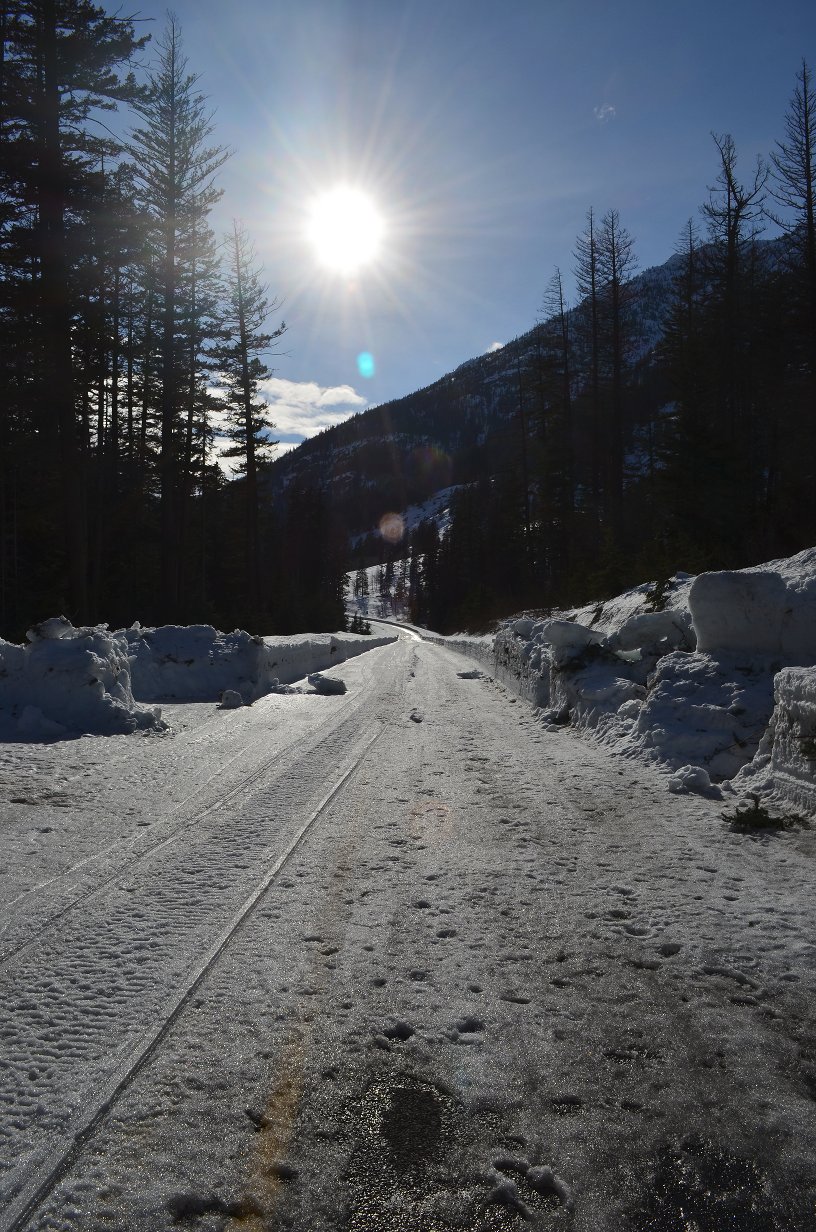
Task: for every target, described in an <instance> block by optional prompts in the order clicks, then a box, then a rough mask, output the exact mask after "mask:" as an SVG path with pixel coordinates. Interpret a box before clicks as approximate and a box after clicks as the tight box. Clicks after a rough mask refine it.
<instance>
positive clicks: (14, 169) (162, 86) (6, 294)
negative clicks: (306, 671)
mask: <svg viewBox="0 0 816 1232" xmlns="http://www.w3.org/2000/svg"><path fill="white" fill-rule="evenodd" d="M146 42H147V40H146V39H145V38H144V37H141V36H140V35H139V33H138V32H137V28H136V26H135V24H134V22H133V21H132V20H130V19H127V18H122V17H120V16H111V15H109V14H108V13H106V12H105V11H104V9H102V8H100V7H98V6H96V5H94V4H91V3H88V2H87V0H0V47H1V48H2V57H1V58H0V354H2V365H0V631H2V633H3V635H4V636H6V637H8V636H20V635H21V634H22V632H23V631H24V630H25V628H26V627H27V625H29V624H30V623H31V622H33V621H35V620H39V619H42V618H43V617H44V616H46V615H49V614H52V613H54V612H57V611H60V612H64V613H65V614H66V615H67V616H69V617H70V618H71V619H72V620H73V621H74V622H75V623H95V622H97V621H108V622H110V623H112V624H114V625H117V624H122V623H129V622H130V621H132V620H133V619H134V618H138V619H139V620H141V621H144V622H146V621H152V622H159V621H161V622H166V621H183V622H187V621H191V620H194V621H201V620H209V621H212V622H214V623H216V624H220V625H222V626H227V627H230V626H231V625H232V624H235V623H240V624H243V625H245V626H247V627H250V628H253V629H254V628H263V629H270V628H279V629H280V630H281V631H287V630H289V629H292V628H302V627H303V626H304V623H305V624H306V625H308V626H309V627H312V628H336V627H337V626H338V623H340V624H342V590H341V586H340V583H339V580H338V570H339V567H340V566H339V563H338V560H337V559H336V558H332V557H331V551H332V539H331V536H330V535H328V534H323V532H322V527H323V524H324V523H325V521H326V514H325V501H324V497H323V495H322V494H321V493H320V492H319V491H315V490H308V489H304V490H302V491H299V492H297V493H296V494H295V501H294V503H295V504H296V506H297V508H296V509H295V508H294V507H290V508H289V510H288V511H286V510H284V511H282V512H280V513H278V514H273V512H272V511H271V510H270V509H269V508H267V507H266V504H265V502H264V499H263V477H264V474H265V472H266V470H267V468H268V466H269V462H270V454H271V447H270V434H271V425H270V424H269V423H268V421H267V419H266V417H265V413H264V403H263V400H262V399H261V398H260V397H259V394H258V385H259V382H260V381H262V380H263V379H264V378H265V377H266V376H268V375H269V372H270V370H269V369H268V368H267V366H266V363H265V358H264V357H265V356H266V355H268V354H269V351H270V347H272V346H273V345H274V342H275V339H277V338H278V337H280V335H281V334H282V332H283V330H284V328H285V327H284V325H283V324H282V323H280V324H276V325H271V324H270V323H269V319H270V314H271V313H272V312H273V310H274V309H275V307H276V304H275V302H274V301H270V299H269V297H268V294H267V291H266V288H265V286H264V283H263V279H262V275H261V271H260V270H259V268H258V265H257V262H256V260H255V257H254V253H253V250H252V245H251V242H250V240H249V238H248V236H247V235H246V234H245V232H244V231H243V229H242V228H241V226H240V225H239V224H238V223H236V224H234V226H233V228H232V230H231V232H230V234H228V236H227V237H226V238H225V240H224V241H223V242H221V243H219V242H217V240H216V237H215V235H214V234H213V231H212V229H211V226H210V223H209V218H210V214H211V211H212V209H213V206H214V205H215V204H216V202H217V201H218V200H219V198H220V195H221V192H220V189H219V188H218V183H217V177H218V172H219V169H220V168H221V167H222V165H223V164H224V162H225V161H226V159H227V158H228V156H229V152H228V151H227V150H225V149H223V148H222V147H221V146H220V145H219V144H218V143H217V140H216V139H215V138H214V136H213V121H212V118H211V113H210V110H209V108H208V105H207V101H206V98H205V97H204V96H203V94H202V93H201V91H200V90H199V87H198V83H197V79H196V77H195V75H193V74H192V73H191V72H190V71H189V69H188V66H187V62H186V59H185V56H184V53H183V47H182V41H181V35H180V31H179V28H178V26H177V24H176V22H175V21H174V20H173V19H172V18H170V19H169V21H168V25H167V28H166V30H165V31H164V33H163V34H162V35H160V36H159V37H158V39H157V40H155V44H154V45H151V46H150V48H146V47H145V44H146ZM148 53H149V61H148V67H147V69H146V70H142V71H140V77H139V79H137V77H136V75H135V73H134V72H133V71H132V69H131V65H132V64H133V63H134V62H135V60H137V59H138V60H142V59H144V58H145V56H147V55H148ZM117 109H118V110H119V112H120V114H119V116H117V118H116V119H117V122H116V124H115V125H113V123H112V119H111V113H112V112H114V111H116V110H117ZM123 111H124V114H122V112H123ZM113 128H116V130H117V131H122V132H127V134H128V135H127V137H123V138H119V137H117V136H115V135H114V132H113ZM214 420H217V421H218V422H219V423H220V424H222V425H223V426H224V427H225V429H226V432H227V435H228V437H229V439H230V447H229V448H228V449H227V450H226V453H227V454H228V456H230V457H231V458H232V464H233V467H234V469H235V471H236V473H237V476H238V478H237V479H236V480H235V481H233V482H229V483H228V482H226V480H225V478H224V476H223V473H222V471H221V469H220V468H219V466H218V465H217V462H216V460H215V455H214V450H213V422H214ZM305 527H310V528H312V529H313V530H314V528H315V527H317V528H318V531H319V532H320V533H319V546H318V547H317V548H316V547H315V546H314V544H313V542H312V540H311V539H309V538H308V535H307V533H306V531H305V530H304V528H305ZM304 540H305V543H304ZM304 562H307V563H304ZM308 565H311V567H313V568H314V569H316V570H317V571H318V572H317V573H316V574H315V575H314V576H313V577H311V576H307V574H306V569H307V567H308ZM281 575H284V576H286V577H287V578H288V581H287V586H286V587H285V588H281V587H280V586H278V585H276V584H275V582H274V579H275V578H276V577H278V576H281Z"/></svg>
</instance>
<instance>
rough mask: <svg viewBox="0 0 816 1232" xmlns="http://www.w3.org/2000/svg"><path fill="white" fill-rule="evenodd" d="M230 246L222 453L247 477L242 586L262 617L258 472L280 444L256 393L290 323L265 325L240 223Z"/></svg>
mask: <svg viewBox="0 0 816 1232" xmlns="http://www.w3.org/2000/svg"><path fill="white" fill-rule="evenodd" d="M226 248H227V265H228V276H227V282H228V298H227V304H226V312H225V315H224V328H225V333H226V338H225V340H224V341H223V342H222V343H221V345H220V346H219V347H218V349H217V351H216V361H217V364H218V368H219V373H220V379H221V388H222V390H223V392H224V405H225V409H226V414H227V419H228V424H229V427H228V435H229V437H230V439H231V441H232V446H231V447H230V448H229V449H227V450H225V451H224V453H225V457H228V458H235V459H237V460H238V473H239V474H240V475H241V476H242V477H243V484H244V497H245V515H244V568H245V578H244V589H245V594H246V600H247V604H248V609H249V611H250V612H251V613H252V619H253V620H257V619H258V618H259V617H260V616H261V610H260V609H261V604H260V575H261V556H260V536H259V517H260V512H259V492H258V472H259V469H260V468H262V467H263V465H264V463H266V462H267V461H268V460H269V459H270V458H271V455H272V451H273V449H274V447H275V444H276V442H274V441H273V440H272V439H271V433H272V432H273V431H274V429H273V426H272V422H271V420H270V419H269V417H268V414H267V403H266V402H265V401H264V399H263V398H262V397H261V396H260V395H259V393H258V386H259V384H260V382H261V381H263V380H265V379H266V378H267V377H269V376H270V375H271V369H270V368H268V367H267V365H266V364H265V363H264V362H263V360H262V359H261V355H262V354H264V353H266V352H268V351H269V348H270V346H271V344H272V342H273V341H274V340H275V339H277V338H280V337H281V335H282V334H283V333H284V332H285V330H286V325H285V324H284V323H281V324H280V325H279V326H278V327H277V329H275V330H272V331H269V332H266V331H265V329H264V327H265V325H266V323H267V320H268V318H269V315H270V313H271V312H272V311H273V310H274V309H275V307H276V306H277V304H276V302H274V301H273V302H270V300H269V298H268V293H267V290H266V287H265V286H264V285H263V283H262V282H261V274H260V270H259V268H258V266H257V263H256V261H255V256H254V252H253V250H252V246H251V244H250V242H249V239H248V237H247V234H246V232H245V231H244V230H243V228H241V227H239V225H238V223H237V222H235V223H234V224H233V229H232V232H231V233H230V234H229V235H228V236H227V241H226Z"/></svg>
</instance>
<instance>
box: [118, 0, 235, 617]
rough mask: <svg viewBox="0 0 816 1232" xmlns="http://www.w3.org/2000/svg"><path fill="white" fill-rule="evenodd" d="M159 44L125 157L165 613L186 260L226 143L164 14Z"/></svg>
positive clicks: (178, 565) (182, 468)
mask: <svg viewBox="0 0 816 1232" xmlns="http://www.w3.org/2000/svg"><path fill="white" fill-rule="evenodd" d="M158 50H159V55H158V61H157V63H156V65H155V67H154V68H153V70H152V71H151V73H150V77H149V82H148V88H147V93H146V96H145V97H144V98H143V99H142V100H140V101H139V102H138V103H137V111H138V113H139V115H140V117H141V121H142V126H141V127H139V128H137V129H136V130H135V131H134V133H133V135H132V140H131V157H132V158H133V161H134V166H135V175H136V184H137V197H138V201H139V203H140V205H141V207H142V208H143V210H144V211H145V213H146V214H147V216H148V217H149V220H150V243H151V247H152V250H153V252H154V253H155V266H154V268H155V271H156V280H155V299H156V304H155V322H156V325H155V342H156V347H157V360H156V372H155V378H156V384H157V390H158V398H159V408H158V409H159V421H160V454H159V481H160V497H161V558H162V559H161V590H162V604H163V615H164V618H165V619H174V618H177V616H178V614H179V609H180V588H181V578H182V545H183V528H184V526H185V520H186V512H187V509H186V506H187V503H188V500H189V483H188V473H189V466H190V461H189V457H188V452H189V446H188V442H189V440H190V437H189V429H188V425H189V424H190V422H191V419H190V410H189V408H190V398H191V396H193V394H192V390H191V379H190V378H191V364H190V356H191V354H192V353H195V351H196V350H197V349H198V346H200V342H201V322H202V314H201V310H200V304H201V297H200V271H199V272H197V271H196V268H195V266H196V262H198V261H200V260H201V256H202V248H205V247H206V245H207V243H208V229H207V228H206V219H207V215H208V213H209V211H210V210H211V209H212V207H213V205H215V203H216V201H217V200H218V199H219V197H220V196H221V191H220V189H218V188H217V187H216V185H215V177H216V175H217V173H218V171H219V169H220V168H221V167H222V166H223V164H224V162H225V161H226V159H227V158H228V157H229V152H228V151H227V150H225V149H224V148H223V147H222V146H218V145H210V144H208V141H209V138H210V136H211V134H212V132H213V123H212V116H211V114H210V112H209V111H208V110H207V105H206V100H205V98H204V96H203V95H202V94H201V93H200V92H199V90H198V89H197V82H198V78H197V77H196V76H194V75H193V74H190V73H189V72H188V71H187V59H186V57H185V56H184V54H183V51H182V43H181V32H180V29H179V26H178V23H177V22H176V20H175V18H173V17H170V19H169V21H168V25H167V29H166V31H165V33H164V35H163V36H162V39H161V41H160V42H159V45H158ZM185 394H186V397H185ZM185 407H186V408H187V416H186V418H185V415H184V409H185Z"/></svg>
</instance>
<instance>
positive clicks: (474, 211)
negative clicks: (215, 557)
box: [139, 0, 816, 440]
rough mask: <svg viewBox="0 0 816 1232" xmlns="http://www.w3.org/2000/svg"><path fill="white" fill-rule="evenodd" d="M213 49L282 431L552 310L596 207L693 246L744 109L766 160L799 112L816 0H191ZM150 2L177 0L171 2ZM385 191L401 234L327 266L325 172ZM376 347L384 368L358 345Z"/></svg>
mask: <svg viewBox="0 0 816 1232" xmlns="http://www.w3.org/2000/svg"><path fill="white" fill-rule="evenodd" d="M173 11H174V12H175V14H176V16H177V18H178V20H179V23H180V25H181V29H182V34H183V39H184V47H185V51H186V54H187V56H188V59H189V67H190V69H191V71H194V72H197V73H199V74H200V76H201V81H200V86H201V89H202V90H203V91H204V92H205V93H206V94H207V95H208V96H209V99H210V102H211V104H212V107H213V108H214V110H215V118H216V136H217V139H218V140H219V141H221V142H223V143H224V144H226V145H229V146H231V147H232V148H233V149H234V151H235V154H234V156H233V158H232V159H231V161H230V162H229V164H228V165H227V166H226V168H225V169H224V171H223V173H222V177H221V183H222V186H223V188H224V190H225V192H224V199H223V201H222V203H221V205H220V206H219V208H218V213H217V218H216V224H217V226H218V228H219V230H224V229H225V228H226V227H227V226H228V225H229V223H230V220H231V219H232V218H233V217H238V218H240V219H241V220H243V221H244V222H245V223H246V225H247V227H248V229H249V230H250V232H251V234H252V236H253V238H254V241H255V245H256V248H257V251H258V254H259V256H260V258H261V260H262V261H263V264H264V267H265V272H266V277H267V280H268V282H269V284H270V288H271V289H272V291H273V292H274V293H275V294H276V295H278V296H279V298H280V299H281V300H283V301H284V303H283V314H284V316H285V318H286V320H287V323H288V324H289V333H288V334H287V336H286V338H285V339H284V340H283V345H282V351H283V353H282V354H281V355H279V356H278V357H277V359H275V361H274V363H275V367H276V377H277V381H276V383H275V384H274V385H273V386H272V387H271V388H270V393H269V396H270V399H271V401H272V404H273V411H274V414H275V416H276V418H277V421H278V425H279V428H280V430H281V438H282V439H283V440H286V439H287V438H289V439H290V440H293V439H299V438H300V437H301V436H302V435H303V433H304V432H307V433H308V434H311V431H312V430H313V429H315V428H316V427H320V426H324V425H326V424H328V423H330V422H333V421H335V420H336V419H338V418H344V417H345V416H346V415H348V414H349V413H350V412H351V411H353V410H355V409H360V408H361V407H362V406H364V405H365V404H373V403H377V402H383V401H385V400H387V399H390V398H393V397H398V396H400V395H402V394H405V393H409V392H410V391H412V390H413V389H416V388H418V387H420V386H422V385H427V384H429V383H430V382H432V381H434V380H436V379H437V378H438V377H439V376H441V375H442V374H443V373H445V372H446V371H449V370H450V369H452V368H454V367H456V366H457V365H458V364H459V363H462V362H463V361H464V360H466V359H469V358H471V357H473V356H474V355H476V354H479V353H480V352H482V351H485V350H487V349H488V348H489V347H490V346H491V345H493V344H495V343H504V342H505V341H507V340H508V339H510V338H512V337H514V336H515V335H517V334H519V333H521V332H523V331H525V330H526V329H529V328H530V326H531V324H532V323H533V321H534V320H535V318H536V315H537V312H538V310H539V307H540V305H541V300H542V296H543V293H544V290H545V287H546V284H547V282H548V280H549V278H550V276H551V274H552V271H553V267H554V266H556V265H559V266H560V267H561V269H562V271H563V272H564V274H565V275H566V277H567V283H568V286H569V287H570V289H571V286H572V267H573V258H572V252H573V248H574V243H575V237H576V235H577V233H578V232H579V231H580V230H581V229H582V227H583V223H584V217H585V213H586V210H587V209H588V207H589V206H593V207H594V208H595V209H596V211H598V213H599V214H602V213H603V212H604V211H605V210H607V209H608V208H610V207H615V208H617V209H618V210H619V211H620V214H621V220H622V222H623V223H624V224H625V225H626V226H627V227H628V229H629V230H630V231H631V233H632V234H633V235H634V237H635V241H636V252H637V255H638V259H639V262H640V265H641V267H646V266H648V265H653V264H658V263H660V262H662V261H664V260H665V259H666V258H667V257H668V256H669V255H670V253H671V251H672V248H673V246H674V244H675V242H676V239H677V236H678V234H679V232H680V230H681V228H682V226H683V223H684V221H685V220H686V219H687V218H688V217H689V216H691V215H696V214H697V211H698V207H699V205H700V203H701V202H702V201H703V200H704V199H705V198H706V195H707V186H708V185H710V184H711V183H713V181H714V178H715V176H716V173H717V158H716V150H715V148H714V145H713V143H712V140H711V136H710V134H711V131H712V130H715V131H717V132H730V133H731V134H732V135H733V136H734V139H735V141H736V143H737V148H738V151H739V154H740V160H741V162H740V165H741V169H742V170H743V172H744V175H745V177H746V178H747V177H749V176H750V174H751V170H752V165H753V163H754V160H755V158H756V156H757V154H762V155H763V156H767V154H768V152H769V151H770V150H771V149H772V148H773V145H774V141H775V140H776V139H778V138H780V137H782V136H783V122H784V115H785V110H786V107H787V105H788V101H789V99H790V96H791V94H792V91H793V89H794V85H795V75H796V72H797V70H798V68H799V65H800V63H801V60H802V57H805V58H806V59H807V60H808V62H809V63H810V65H811V67H813V68H814V69H816V5H814V4H813V3H812V0H801V2H800V0H781V2H780V3H778V4H776V5H768V4H767V3H757V2H755V0H739V2H733V3H732V2H723V0H707V2H702V0H684V2H683V3H678V2H677V0H661V2H659V3H655V2H654V0H623V2H621V3H617V4H611V3H608V2H606V0H582V2H581V3H576V2H575V0H504V2H503V3H502V4H501V5H499V4H496V3H495V2H494V0H491V2H488V0H296V3H290V4H286V5H284V4H278V3H275V2H274V0H272V2H270V0H233V2H232V3H227V4H225V3H224V2H223V0H177V2H176V3H175V4H174V6H173ZM139 12H140V16H141V17H143V18H155V22H154V23H152V24H150V25H147V26H146V27H142V28H143V29H144V28H147V29H153V30H155V32H156V33H158V32H160V31H161V29H162V27H163V26H164V24H165V18H166V11H165V8H164V6H159V5H153V4H151V3H147V4H144V5H142V6H141V8H140V10H139ZM340 181H345V182H350V183H353V184H356V185H359V186H360V187H363V188H365V189H366V190H367V191H369V192H370V193H371V194H372V196H373V197H374V198H375V199H376V201H377V202H378V204H379V207H380V209H381V211H382V214H383V215H384V218H385V222H386V228H387V232H386V237H385V242H384V247H383V252H382V256H381V258H380V259H379V260H378V261H377V262H375V263H374V264H373V265H372V266H370V267H369V268H368V269H366V270H364V271H362V272H361V273H360V274H359V275H357V276H354V277H345V276H338V275H336V274H327V273H325V272H324V271H323V270H321V269H320V267H319V266H318V265H317V263H316V261H315V258H314V255H313V253H312V251H311V249H310V247H309V245H308V243H307V242H306V241H305V239H304V235H303V228H304V215H305V210H306V207H307V204H308V202H309V201H310V200H311V199H312V198H313V196H314V195H315V193H317V192H319V191H321V190H322V189H327V188H330V187H331V186H332V185H334V184H335V183H337V182H340ZM361 352H366V353H369V354H370V355H371V356H373V361H374V362H373V369H374V371H373V375H370V376H365V375H361V372H360V368H359V366H358V356H359V355H360V353H361Z"/></svg>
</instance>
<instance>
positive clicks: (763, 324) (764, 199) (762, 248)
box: [409, 64, 816, 630]
mask: <svg viewBox="0 0 816 1232" xmlns="http://www.w3.org/2000/svg"><path fill="white" fill-rule="evenodd" d="M714 148H715V154H716V164H715V165H716V172H715V178H714V182H713V184H712V186H711V187H710V189H709V195H708V199H707V200H706V201H705V203H704V204H703V206H702V208H701V215H702V218H701V223H702V225H701V226H700V227H698V225H697V224H696V223H695V222H694V221H693V220H691V221H689V222H688V223H687V225H686V226H685V227H684V229H683V232H682V235H681V238H680V241H679V243H678V248H677V253H676V256H675V258H674V259H673V260H672V261H671V262H670V263H669V265H670V269H671V271H672V273H671V284H670V286H669V287H668V288H667V294H661V296H660V297H659V298H660V300H661V301H662V302H661V306H660V309H659V320H658V321H657V322H655V321H654V320H653V316H654V310H655V304H654V303H653V302H651V301H650V298H649V283H648V281H644V280H643V279H637V278H633V274H634V270H635V253H634V245H633V242H632V238H631V236H630V235H629V233H628V232H627V230H626V228H625V226H624V225H623V224H622V222H621V220H620V218H619V216H618V213H617V211H615V210H610V211H608V212H607V213H606V214H605V215H603V217H600V218H599V217H598V216H597V215H596V214H595V213H594V211H592V210H590V211H589V213H588V215H587V217H586V224H585V227H584V229H583V231H582V233H581V235H580V236H579V238H578V241H577V244H576V249H575V273H576V280H577V285H578V289H579V293H580V296H581V299H580V302H579V304H578V305H577V306H576V307H575V308H574V309H572V310H571V311H568V309H567V306H566V304H565V302H564V292H563V282H562V276H561V273H560V271H558V270H556V272H555V274H554V276H553V279H552V282H551V283H550V286H549V288H548V290H547V294H546V297H545V302H544V310H543V313H542V318H543V319H542V322H541V324H540V325H539V326H538V327H537V329H536V330H534V331H533V332H532V334H529V335H526V336H525V338H524V339H522V340H519V342H518V343H517V344H508V346H507V347H505V348H504V349H505V351H512V348H513V346H514V345H515V346H516V352H515V355H514V356H512V357H511V359H509V360H507V359H506V360H505V362H504V376H505V381H506V383H508V388H507V390H506V393H507V407H506V410H505V415H504V428H503V430H502V431H500V432H494V433H493V435H492V436H491V437H490V439H489V441H488V442H487V444H486V446H485V448H484V449H483V450H482V452H481V473H477V474H476V475H475V477H474V476H473V475H471V476H470V477H469V479H470V482H468V484H467V485H466V486H464V487H463V488H461V489H460V490H459V491H458V492H457V493H456V495H455V497H454V500H453V505H452V510H451V515H452V516H451V524H450V529H449V531H448V533H447V534H446V535H445V536H444V537H443V538H441V539H440V537H439V535H438V534H437V532H436V528H435V527H433V526H431V525H430V524H427V523H426V524H424V525H422V526H421V527H420V528H419V530H418V531H417V532H416V533H415V534H414V536H413V537H412V542H411V544H410V545H409V549H410V554H411V565H410V578H411V593H410V601H411V609H412V612H413V615H414V618H415V619H417V620H420V621H427V622H428V623H429V624H430V625H431V626H433V627H435V628H438V629H441V630H446V629H447V630H449V629H453V628H461V627H465V626H470V627H475V626H479V625H480V624H483V623H484V622H486V621H487V620H489V619H491V618H494V617H497V616H502V615H507V614H509V613H511V612H513V611H518V610H520V609H522V608H525V607H526V608H537V607H548V606H552V605H571V604H575V603H579V602H584V601H587V600H588V599H590V598H594V597H603V596H605V595H607V596H608V595H610V594H613V593H615V592H616V591H618V590H620V589H623V588H624V587H626V586H629V585H633V584H636V583H638V582H642V581H643V580H644V579H648V578H655V577H657V578H661V577H665V576H669V575H671V574H673V573H674V572H675V570H676V569H678V568H680V569H684V570H686V571H688V572H697V571H699V570H701V569H706V568H729V567H740V566H745V565H749V564H755V563H759V562H761V561H762V560H767V559H771V558H773V557H774V556H781V555H788V554H791V553H793V552H795V551H798V550H800V549H801V548H802V547H805V546H808V545H809V544H812V543H813V542H816V225H815V221H814V153H815V152H816V93H815V92H814V89H813V84H812V79H811V75H810V72H809V69H808V67H807V65H806V64H803V65H802V68H801V70H800V72H799V74H798V78H797V82H796V87H795V92H794V95H793V99H792V102H791V105H790V109H789V111H788V115H787V117H786V122H785V136H784V139H783V140H781V141H780V142H779V143H778V146H777V148H776V150H775V151H774V153H773V154H772V155H771V158H770V161H769V162H768V163H765V162H764V161H763V160H758V161H757V163H756V165H755V166H754V167H753V168H751V170H750V171H749V172H748V173H747V174H746V175H745V176H744V177H742V176H741V175H740V171H739V168H738V165H737V152H736V149H735V146H734V142H733V140H732V139H731V137H730V136H728V135H722V136H721V135H716V134H715V135H714ZM768 221H771V222H772V223H773V224H775V227H776V228H778V229H779V230H780V232H781V234H780V235H779V237H778V238H776V239H774V240H772V241H768V240H761V239H760V233H761V231H762V229H763V226H764V225H765V224H766V223H767V222H768ZM666 268H667V267H664V269H666ZM666 305H667V306H666ZM655 339H657V341H655ZM511 387H514V388H511Z"/></svg>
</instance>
